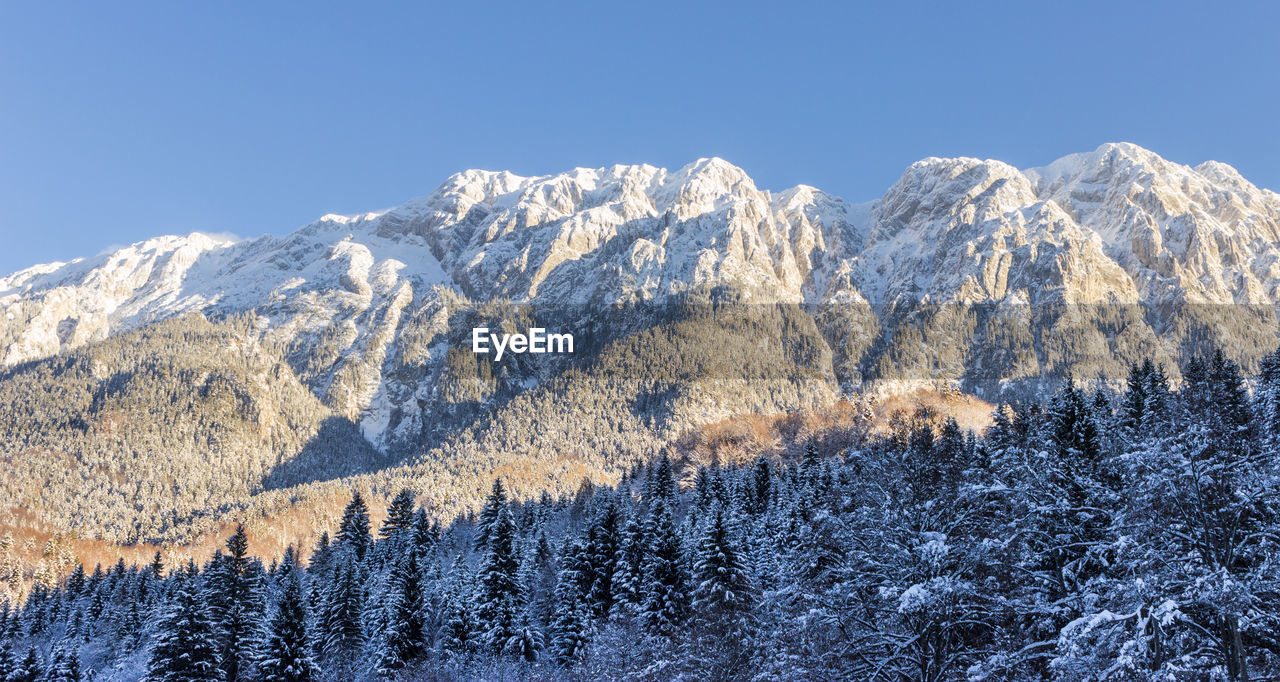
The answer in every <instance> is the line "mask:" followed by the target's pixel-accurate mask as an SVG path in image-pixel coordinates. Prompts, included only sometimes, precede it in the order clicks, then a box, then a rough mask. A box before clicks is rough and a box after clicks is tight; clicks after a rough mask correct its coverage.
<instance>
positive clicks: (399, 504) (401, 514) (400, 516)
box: [378, 488, 413, 540]
mask: <svg viewBox="0 0 1280 682" xmlns="http://www.w3.org/2000/svg"><path fill="white" fill-rule="evenodd" d="M412 529H413V491H412V490H409V489H408V488H406V489H404V490H401V491H400V492H399V494H397V495H396V496H395V499H393V500H391V504H389V505H387V518H386V520H385V521H383V522H382V528H380V529H378V536H379V537H381V538H382V539H383V540H388V539H391V538H395V537H406V538H407V537H411V536H410V535H409V532H410V531H411V530H412Z"/></svg>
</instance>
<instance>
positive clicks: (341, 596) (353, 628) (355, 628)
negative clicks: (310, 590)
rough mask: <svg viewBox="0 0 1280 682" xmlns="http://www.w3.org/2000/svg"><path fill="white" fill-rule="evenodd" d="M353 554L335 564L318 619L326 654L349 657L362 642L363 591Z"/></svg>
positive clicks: (363, 640)
mask: <svg viewBox="0 0 1280 682" xmlns="http://www.w3.org/2000/svg"><path fill="white" fill-rule="evenodd" d="M359 574H360V570H359V567H358V566H357V565H356V561H355V557H354V556H352V555H347V556H345V557H343V561H342V563H340V564H338V565H337V566H335V567H334V572H333V578H332V580H331V581H330V584H329V590H328V594H327V595H326V599H325V609H324V616H323V618H322V619H321V622H322V631H321V633H320V634H321V636H322V637H323V640H324V644H323V647H322V648H323V650H324V653H325V655H326V656H329V657H332V658H336V659H339V660H349V659H350V658H351V657H352V656H354V655H355V654H356V652H357V651H359V649H360V647H361V646H362V645H363V644H364V642H365V631H364V623H363V621H362V617H363V613H364V590H363V587H362V586H361V585H360V582H359V579H360V575H359Z"/></svg>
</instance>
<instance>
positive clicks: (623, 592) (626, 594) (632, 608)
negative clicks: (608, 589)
mask: <svg viewBox="0 0 1280 682" xmlns="http://www.w3.org/2000/svg"><path fill="white" fill-rule="evenodd" d="M648 545H649V537H648V536H647V535H646V534H645V530H644V525H643V524H642V523H640V519H639V517H638V515H637V514H635V513H632V514H631V516H630V517H628V519H627V523H626V525H625V526H624V527H623V529H622V540H621V542H620V544H619V545H618V553H617V558H616V559H615V560H614V564H615V569H614V574H613V602H614V606H615V610H616V611H617V612H618V613H619V614H620V615H623V616H625V617H628V618H631V617H634V616H636V615H638V614H639V613H640V607H641V606H642V605H643V604H644V583H645V574H644V564H645V558H646V556H647V551H648Z"/></svg>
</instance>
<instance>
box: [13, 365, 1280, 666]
mask: <svg viewBox="0 0 1280 682" xmlns="http://www.w3.org/2000/svg"><path fill="white" fill-rule="evenodd" d="M1263 364H1264V368H1265V369H1264V372H1263V374H1262V375H1261V376H1260V377H1258V383H1257V386H1258V389H1257V390H1256V391H1255V392H1254V394H1253V395H1252V396H1250V394H1249V392H1248V391H1247V390H1246V386H1245V379H1244V377H1242V376H1241V374H1240V372H1239V368H1238V367H1237V366H1236V364H1235V363H1233V362H1232V361H1230V360H1229V359H1227V358H1226V357H1225V356H1224V355H1222V354H1221V353H1216V354H1212V355H1209V356H1205V357H1201V358H1197V359H1195V360H1193V361H1192V362H1190V363H1189V364H1188V365H1186V366H1185V367H1184V368H1183V372H1182V374H1183V376H1185V377H1186V381H1185V382H1184V384H1183V386H1182V388H1181V390H1173V389H1171V387H1170V386H1169V383H1168V379H1167V377H1166V376H1165V373H1164V371H1163V370H1162V369H1161V368H1160V367H1159V366H1157V365H1155V364H1152V363H1149V362H1148V363H1144V364H1142V365H1135V366H1133V367H1132V368H1131V370H1130V372H1129V375H1128V379H1127V382H1126V390H1125V391H1123V392H1122V393H1120V394H1118V395H1108V394H1107V393H1106V392H1101V391H1100V392H1095V393H1090V392H1088V391H1086V390H1082V389H1080V388H1079V387H1076V386H1074V385H1071V384H1069V383H1068V384H1065V385H1063V386H1061V387H1060V389H1059V390H1058V391H1056V392H1055V393H1054V394H1053V395H1052V396H1051V397H1050V398H1049V399H1047V400H1046V401H1044V402H1037V403H1028V404H1026V405H1024V406H1022V407H1021V408H1019V409H1016V410H1015V409H1013V408H1011V407H1009V406H1001V407H1000V409H998V410H996V412H995V414H994V423H993V425H992V426H991V428H990V429H988V430H987V431H986V433H985V434H984V435H982V436H981V437H979V436H975V434H973V433H966V432H965V431H964V430H962V429H961V428H960V426H959V425H958V424H957V423H956V422H955V421H954V420H951V419H941V418H938V417H937V416H936V415H933V414H930V413H928V412H921V413H917V414H914V415H907V416H905V417H904V418H902V419H899V420H896V421H895V422H894V424H893V425H892V427H891V428H890V429H888V430H887V432H885V433H883V434H880V435H870V434H867V433H863V434H862V436H861V437H854V438H853V439H852V440H851V441H850V442H848V443H847V445H844V446H842V447H839V448H828V447H826V445H825V444H824V443H822V442H820V441H818V440H816V439H815V440H813V441H811V442H810V443H809V444H808V446H807V447H806V448H805V452H804V454H803V455H798V456H787V457H782V458H778V457H773V456H761V457H759V458H757V459H755V460H754V461H748V462H745V463H742V464H736V463H735V464H732V465H728V466H718V465H712V466H701V467H692V466H688V467H686V466H682V465H680V464H678V463H675V462H673V461H672V460H671V459H668V458H665V457H663V458H659V459H657V460H654V461H651V462H649V463H648V464H647V465H644V466H636V467H634V468H633V469H631V470H630V471H628V472H627V473H626V475H624V476H623V477H622V478H621V479H620V480H619V482H618V483H617V484H616V485H609V486H599V485H596V486H593V485H590V484H584V485H583V486H582V487H581V488H580V489H579V490H578V491H577V492H576V494H574V495H570V496H561V497H553V496H550V495H546V494H544V495H542V496H540V498H538V499H533V500H517V499H512V496H511V495H510V493H509V491H508V490H507V487H506V486H505V485H504V484H503V482H502V481H501V480H495V481H493V482H492V484H491V486H490V488H489V494H488V498H487V502H486V503H485V505H484V507H483V509H482V510H481V511H480V513H479V514H478V515H469V516H467V517H463V518H460V519H458V520H456V521H455V522H453V523H450V524H444V525H442V524H440V523H439V522H437V521H433V520H432V518H431V517H430V515H429V514H428V513H427V511H426V510H425V509H421V508H416V507H417V505H416V503H415V497H414V495H413V493H412V492H411V491H408V490H406V491H403V492H402V493H401V494H399V495H397V496H396V497H395V499H394V500H393V502H392V504H391V507H390V509H389V510H388V513H387V514H386V516H385V519H384V520H383V521H382V522H381V523H374V522H373V521H371V519H370V514H369V509H368V506H367V504H366V502H365V500H364V498H363V497H362V496H361V495H360V494H359V493H358V492H357V493H355V494H353V495H350V496H347V497H346V498H345V499H346V500H349V502H348V503H347V505H346V509H345V511H344V512H343V514H342V516H341V518H340V519H335V522H334V523H332V524H329V525H327V526H325V527H324V528H323V530H325V531H326V533H325V535H324V536H323V538H322V540H321V541H320V542H319V543H317V544H316V545H315V546H310V547H297V548H290V549H289V551H288V552H286V554H285V555H284V557H283V558H282V559H281V560H279V561H272V562H270V564H269V565H267V564H266V563H264V562H263V561H261V560H259V559H255V558H253V556H252V552H253V544H254V542H255V540H254V538H252V536H250V535H249V534H246V533H245V532H244V531H243V530H242V529H240V530H237V531H235V532H234V533H233V534H231V537H230V538H229V539H228V540H227V541H226V545H225V547H226V549H225V551H224V552H219V553H218V554H217V555H216V556H215V557H213V558H212V559H211V560H209V561H207V562H204V563H203V564H201V565H197V564H196V563H194V562H191V563H188V564H186V565H167V564H166V562H165V561H164V560H163V558H162V557H161V556H160V555H159V554H157V558H156V561H154V562H152V563H151V564H149V565H141V566H128V565H126V564H125V563H124V562H121V563H119V564H117V565H116V566H115V567H114V568H105V567H102V566H98V567H96V568H93V569H80V570H77V571H75V572H74V573H73V574H72V575H71V576H70V577H69V578H68V579H67V580H65V581H59V582H57V583H56V584H55V585H54V586H52V587H46V586H44V585H40V586H37V587H36V589H34V590H33V591H32V593H31V595H30V597H29V598H28V599H26V600H25V601H24V602H23V603H22V604H21V606H19V607H18V608H8V609H7V610H4V611H2V612H0V675H4V674H6V673H7V674H9V675H10V677H9V678H8V679H10V680H28V679H37V678H38V679H60V680H61V679H71V680H74V679H80V678H81V677H82V676H86V675H87V673H88V671H89V670H92V671H93V679H97V680H136V679H141V678H144V677H145V678H146V679H153V680H155V679H183V680H195V679H199V680H247V679H266V680H283V679H288V680H300V679H301V680H307V679H311V680H363V679H404V680H409V679H415V680H416V679H430V680H492V679H535V680H536V679H546V680H551V679H557V680H559V679H582V680H596V679H618V680H631V679H635V680H679V679H717V680H774V679H857V680H883V681H886V682H887V681H889V680H934V681H943V680H1041V679H1051V680H1096V679H1100V678H1106V679H1133V680H1168V679H1223V680H1232V681H1233V682H1234V681H1239V680H1247V679H1253V680H1259V679H1272V678H1274V677H1275V676H1276V675H1278V674H1280V640H1278V639H1277V635H1276V633H1277V632H1280V565H1278V564H1277V561H1276V556H1277V554H1278V553H1277V550H1280V545H1278V543H1280V507H1278V506H1277V505H1278V501H1280V462H1278V461H1277V453H1278V452H1280V448H1278V447H1277V446H1278V444H1280V426H1278V425H1280V421H1278V420H1277V415H1280V353H1278V354H1273V355H1271V356H1269V357H1268V358H1267V359H1266V361H1265V362H1264V363H1263ZM375 528H376V530H375ZM40 675H46V676H45V677H40Z"/></svg>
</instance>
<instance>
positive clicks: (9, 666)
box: [0, 613, 18, 682]
mask: <svg viewBox="0 0 1280 682" xmlns="http://www.w3.org/2000/svg"><path fill="white" fill-rule="evenodd" d="M5 620H8V614H7V613H6V614H5ZM4 625H5V624H4V623H2V622H0V682H2V681H3V680H7V679H9V676H10V675H11V674H13V673H14V672H15V671H16V670H17V669H18V659H17V657H16V656H14V655H13V642H11V641H9V639H8V638H7V637H5V636H4V633H3V630H4V629H5V628H4V627H3V626H4Z"/></svg>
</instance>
